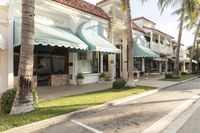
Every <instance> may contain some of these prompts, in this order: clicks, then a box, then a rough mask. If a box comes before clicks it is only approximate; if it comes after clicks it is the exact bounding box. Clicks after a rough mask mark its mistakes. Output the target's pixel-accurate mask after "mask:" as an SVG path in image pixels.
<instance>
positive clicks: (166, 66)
mask: <svg viewBox="0 0 200 133" xmlns="http://www.w3.org/2000/svg"><path fill="white" fill-rule="evenodd" d="M165 73H168V62H167V61H166V62H165Z"/></svg>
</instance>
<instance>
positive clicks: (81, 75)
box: [76, 73, 84, 79]
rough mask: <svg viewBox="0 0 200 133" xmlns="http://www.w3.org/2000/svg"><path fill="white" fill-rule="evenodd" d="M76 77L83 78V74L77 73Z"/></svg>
mask: <svg viewBox="0 0 200 133" xmlns="http://www.w3.org/2000/svg"><path fill="white" fill-rule="evenodd" d="M76 79H84V76H83V74H82V73H78V75H77V76H76Z"/></svg>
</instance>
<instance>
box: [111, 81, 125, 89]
mask: <svg viewBox="0 0 200 133" xmlns="http://www.w3.org/2000/svg"><path fill="white" fill-rule="evenodd" d="M125 85H126V81H125V80H123V79H118V80H116V81H114V82H113V85H112V88H113V89H121V88H124V87H125Z"/></svg>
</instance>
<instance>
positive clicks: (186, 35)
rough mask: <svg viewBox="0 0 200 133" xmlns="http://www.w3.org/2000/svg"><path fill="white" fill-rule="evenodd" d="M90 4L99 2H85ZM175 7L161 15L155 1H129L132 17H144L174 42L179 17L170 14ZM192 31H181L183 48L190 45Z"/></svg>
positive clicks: (94, 0)
mask: <svg viewBox="0 0 200 133" xmlns="http://www.w3.org/2000/svg"><path fill="white" fill-rule="evenodd" d="M86 1H88V2H90V3H92V4H96V2H99V1H101V0H86ZM176 8H177V7H173V8H172V7H168V8H167V9H166V10H164V12H163V13H162V14H161V11H160V9H159V8H158V6H157V0H149V1H147V2H146V3H141V1H140V0H131V11H132V17H133V18H135V17H141V16H144V17H146V18H147V19H150V20H152V21H153V22H155V23H156V29H159V30H161V31H163V32H165V33H167V34H169V35H171V36H173V37H175V40H177V38H178V25H179V22H178V18H179V16H176V15H172V14H171V13H172V12H173V11H175V10H176ZM193 32H194V31H188V30H184V31H183V36H182V44H184V45H185V46H190V45H192V42H193Z"/></svg>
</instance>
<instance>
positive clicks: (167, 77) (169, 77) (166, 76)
mask: <svg viewBox="0 0 200 133" xmlns="http://www.w3.org/2000/svg"><path fill="white" fill-rule="evenodd" d="M172 78H174V77H173V75H172V74H165V79H172Z"/></svg>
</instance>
